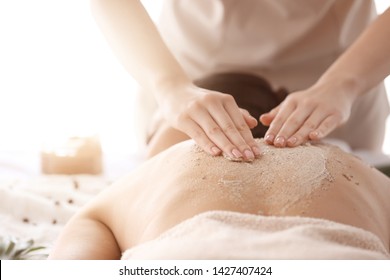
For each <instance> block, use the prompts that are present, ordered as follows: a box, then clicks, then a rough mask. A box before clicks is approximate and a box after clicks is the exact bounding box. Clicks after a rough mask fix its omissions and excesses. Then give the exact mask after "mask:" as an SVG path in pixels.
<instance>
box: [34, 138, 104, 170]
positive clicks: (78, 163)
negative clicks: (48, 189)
mask: <svg viewBox="0 0 390 280" xmlns="http://www.w3.org/2000/svg"><path fill="white" fill-rule="evenodd" d="M102 161H103V159H102V147H101V144H100V140H99V137H98V136H85V137H78V136H74V137H69V138H67V139H65V141H62V142H61V143H57V144H54V145H53V144H52V145H50V146H48V145H46V146H44V147H43V149H42V151H41V170H42V173H44V174H92V175H98V174H101V173H102V165H103V164H102Z"/></svg>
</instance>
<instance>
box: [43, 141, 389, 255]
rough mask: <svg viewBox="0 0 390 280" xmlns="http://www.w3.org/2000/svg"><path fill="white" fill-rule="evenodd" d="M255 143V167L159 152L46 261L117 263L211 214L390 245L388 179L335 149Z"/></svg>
mask: <svg viewBox="0 0 390 280" xmlns="http://www.w3.org/2000/svg"><path fill="white" fill-rule="evenodd" d="M256 142H257V144H258V145H259V147H260V148H261V156H260V158H259V159H255V160H254V161H253V162H233V161H229V160H227V159H225V158H224V157H222V156H218V157H213V156H210V155H208V154H207V153H205V152H204V151H203V150H202V149H201V148H200V147H199V146H197V145H196V144H195V143H194V141H192V140H188V141H184V142H181V143H179V144H176V145H174V146H172V147H171V148H169V149H167V150H166V151H164V152H161V153H160V154H159V155H157V156H155V157H153V158H152V159H150V160H148V161H146V162H144V163H143V164H142V165H141V166H140V167H139V168H137V169H136V170H135V171H133V172H132V173H131V174H129V175H127V176H125V177H123V178H122V179H120V180H118V181H117V182H115V183H114V184H113V185H112V186H111V187H109V188H108V189H106V190H105V191H103V192H102V193H101V194H100V195H98V196H97V197H96V198H95V199H94V200H93V201H92V202H90V203H89V204H88V205H86V206H85V207H84V208H83V209H82V210H81V211H80V212H79V213H78V214H76V215H75V216H74V217H73V218H72V219H71V220H70V222H69V223H68V224H67V226H66V227H65V229H64V231H63V232H62V234H61V235H60V237H59V239H58V241H57V243H56V245H55V247H54V249H53V251H52V253H51V254H50V258H51V259H119V258H120V257H121V253H122V252H124V251H125V250H127V249H129V248H131V247H133V246H136V245H139V244H141V243H144V242H146V241H149V240H152V239H154V238H156V237H158V236H159V235H160V234H162V233H164V232H165V231H167V230H168V229H170V228H172V227H174V226H175V225H177V224H179V223H181V222H182V221H185V220H187V219H189V218H191V217H193V216H195V215H197V214H199V213H203V212H207V211H212V210H226V211H234V212H240V213H250V214H255V215H265V216H302V217H313V218H321V219H327V220H331V221H335V222H338V223H342V224H347V225H351V226H354V227H357V228H361V229H364V230H367V231H369V232H371V233H373V234H375V235H376V236H377V237H378V238H379V239H380V240H381V241H382V242H383V244H384V246H385V247H386V248H389V244H390V203H388V201H389V198H390V180H389V178H387V177H386V176H385V175H383V174H382V173H380V172H379V171H378V170H376V169H375V168H373V167H371V166H368V165H367V164H365V163H364V162H362V161H361V160H360V159H358V158H356V157H354V156H352V155H350V154H348V153H345V152H343V151H342V150H340V149H339V148H337V147H335V146H331V145H326V144H321V143H310V144H306V145H303V146H299V147H295V148H286V149H279V148H275V147H273V146H269V145H266V144H265V142H264V140H263V139H256Z"/></svg>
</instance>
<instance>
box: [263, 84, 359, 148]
mask: <svg viewBox="0 0 390 280" xmlns="http://www.w3.org/2000/svg"><path fill="white" fill-rule="evenodd" d="M354 100H355V96H354V95H353V94H352V93H350V92H348V91H340V90H339V91H338V90H335V89H334V88H332V86H330V85H317V86H313V87H311V88H309V89H308V90H304V91H297V92H294V93H291V94H290V95H288V96H287V97H286V99H285V100H284V101H283V102H282V103H281V104H280V105H279V106H277V107H275V108H274V109H273V110H271V111H270V112H268V113H266V114H263V115H261V116H260V122H261V123H262V124H263V125H265V126H269V129H268V131H267V133H266V135H265V141H266V142H267V143H268V144H271V145H275V146H276V147H286V146H287V147H295V146H298V145H301V144H303V143H305V142H306V141H309V140H319V139H321V138H323V137H325V136H326V135H328V134H329V133H330V132H332V131H333V130H334V129H335V128H337V127H338V126H340V125H341V124H343V123H345V122H346V121H347V120H348V118H349V116H350V112H351V107H352V104H353V102H354Z"/></svg>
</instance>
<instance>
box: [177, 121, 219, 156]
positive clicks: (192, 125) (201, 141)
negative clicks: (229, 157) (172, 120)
mask: <svg viewBox="0 0 390 280" xmlns="http://www.w3.org/2000/svg"><path fill="white" fill-rule="evenodd" d="M182 128H183V130H185V131H186V133H187V134H188V136H189V137H191V138H192V139H193V140H194V141H195V142H196V144H198V146H199V147H201V148H202V150H204V151H205V152H207V153H209V154H210V155H213V156H218V155H220V154H221V152H222V151H221V149H219V148H218V147H217V145H215V144H214V143H213V142H212V141H211V140H210V138H209V137H208V136H207V135H206V133H205V132H204V130H203V129H202V128H201V127H200V126H199V125H198V124H197V123H196V122H194V121H193V120H192V119H187V120H186V121H185V124H183V126H182Z"/></svg>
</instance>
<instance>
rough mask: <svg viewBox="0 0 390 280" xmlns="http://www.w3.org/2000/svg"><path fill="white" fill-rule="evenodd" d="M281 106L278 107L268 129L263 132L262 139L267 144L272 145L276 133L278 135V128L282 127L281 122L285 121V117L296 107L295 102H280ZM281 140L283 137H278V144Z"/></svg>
mask: <svg viewBox="0 0 390 280" xmlns="http://www.w3.org/2000/svg"><path fill="white" fill-rule="evenodd" d="M281 105H282V106H280V108H279V109H278V114H277V115H276V116H275V118H274V119H273V121H272V122H271V124H270V126H269V129H268V131H267V132H266V134H265V137H264V140H265V141H266V143H267V144H270V145H274V143H275V140H276V135H278V133H279V131H280V129H281V128H282V127H283V124H284V123H285V122H286V120H287V118H288V117H289V116H290V115H291V114H292V113H293V112H294V110H295V109H296V106H295V104H293V103H282V104H281ZM280 142H283V138H279V142H277V143H278V144H282V145H283V143H280Z"/></svg>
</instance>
